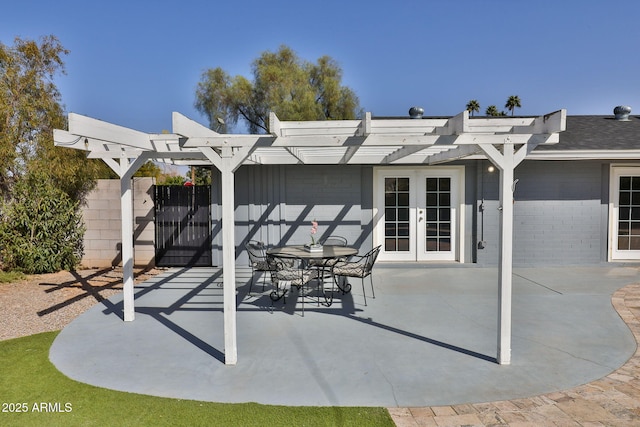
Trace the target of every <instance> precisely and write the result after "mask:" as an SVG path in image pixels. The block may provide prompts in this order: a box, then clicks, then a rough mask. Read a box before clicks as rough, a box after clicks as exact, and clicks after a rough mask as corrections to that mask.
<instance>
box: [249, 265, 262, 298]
mask: <svg viewBox="0 0 640 427" xmlns="http://www.w3.org/2000/svg"><path fill="white" fill-rule="evenodd" d="M255 274H256V272H255V271H253V269H251V280H250V281H249V296H251V289H252V288H253V276H255ZM263 290H264V289H263Z"/></svg>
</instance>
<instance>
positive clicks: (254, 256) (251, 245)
mask: <svg viewBox="0 0 640 427" xmlns="http://www.w3.org/2000/svg"><path fill="white" fill-rule="evenodd" d="M244 247H245V249H246V250H247V254H249V262H250V263H252V264H254V263H256V262H259V261H266V259H267V257H266V253H265V249H264V243H262V242H257V241H255V240H249V241H248V242H247V243H246V244H245V245H244Z"/></svg>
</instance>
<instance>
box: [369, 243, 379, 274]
mask: <svg viewBox="0 0 640 427" xmlns="http://www.w3.org/2000/svg"><path fill="white" fill-rule="evenodd" d="M381 247H382V245H381V246H376V247H375V248H373V249H371V250H370V251H369V252H368V253H367V254H366V255H365V257H366V258H367V260H366V261H365V269H366V270H367V271H369V272H370V271H371V270H372V269H373V264H375V263H376V259H377V258H378V254H379V253H380V248H381Z"/></svg>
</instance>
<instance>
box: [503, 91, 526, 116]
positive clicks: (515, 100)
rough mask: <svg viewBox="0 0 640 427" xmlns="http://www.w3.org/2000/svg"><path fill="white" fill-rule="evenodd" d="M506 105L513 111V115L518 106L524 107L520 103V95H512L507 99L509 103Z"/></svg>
mask: <svg viewBox="0 0 640 427" xmlns="http://www.w3.org/2000/svg"><path fill="white" fill-rule="evenodd" d="M504 107H505V108H506V109H507V110H509V111H511V115H512V116H513V110H514V109H515V108H516V107H517V108H520V107H522V105H520V98H519V97H518V95H511V96H510V97H509V99H507V103H506V104H505V105H504Z"/></svg>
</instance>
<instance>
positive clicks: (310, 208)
mask: <svg viewBox="0 0 640 427" xmlns="http://www.w3.org/2000/svg"><path fill="white" fill-rule="evenodd" d="M215 176H216V175H214V182H215V179H216V178H215ZM372 183H373V169H372V168H371V167H363V166H349V165H332V166H301V165H274V166H243V167H241V168H240V169H238V171H237V172H236V177H235V186H236V195H235V197H236V206H235V215H236V223H235V238H236V255H237V259H238V265H240V266H241V265H244V264H247V263H248V259H247V256H246V253H245V251H244V244H245V243H246V242H247V241H248V240H258V241H262V242H264V243H265V244H266V245H268V246H279V245H285V244H305V243H309V242H310V240H311V236H310V233H309V231H310V229H311V221H312V220H313V219H315V220H317V221H318V223H319V227H318V234H317V235H316V239H320V240H322V239H323V238H324V237H327V236H330V235H340V236H344V237H346V238H347V240H348V242H349V245H352V246H355V247H357V248H362V249H370V248H371V246H372V224H371V220H372V196H373V195H372V191H373V190H372V188H373V187H372V185H373V184H372ZM218 200H220V199H219V192H218V193H217V194H216V202H217V201H218ZM216 211H217V209H216V207H214V212H216ZM213 230H214V231H213V232H214V235H213V242H214V264H216V263H218V264H219V263H220V262H221V254H220V243H221V236H220V232H219V231H220V227H219V222H218V221H217V220H216V219H214V224H213Z"/></svg>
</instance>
